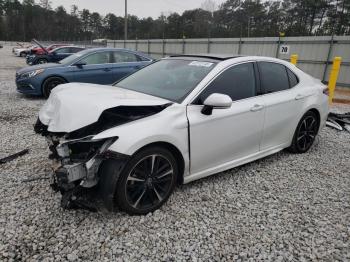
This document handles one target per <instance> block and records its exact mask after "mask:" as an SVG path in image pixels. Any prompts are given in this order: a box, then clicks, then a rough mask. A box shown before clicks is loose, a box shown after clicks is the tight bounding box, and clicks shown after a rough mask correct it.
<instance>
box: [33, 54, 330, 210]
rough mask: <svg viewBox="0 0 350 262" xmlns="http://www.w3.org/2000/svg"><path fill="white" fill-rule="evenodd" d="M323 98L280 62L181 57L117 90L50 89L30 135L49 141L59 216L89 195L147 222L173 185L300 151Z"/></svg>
mask: <svg viewBox="0 0 350 262" xmlns="http://www.w3.org/2000/svg"><path fill="white" fill-rule="evenodd" d="M328 99H329V97H328V88H327V87H326V86H325V85H323V84H322V83H321V81H320V80H317V79H315V78H313V77H312V76H310V75H308V74H306V73H304V72H303V71H301V70H300V69H298V68H297V67H296V66H295V65H293V64H291V63H289V62H286V61H283V60H280V59H276V58H270V57H257V56H246V57H237V56H230V55H224V56H214V55H207V56H205V55H202V56H198V55H193V56H191V55H178V56H172V57H168V58H165V59H162V60H160V61H157V62H155V63H153V64H151V65H149V66H147V67H145V68H143V69H141V70H139V71H137V72H136V73H134V74H132V75H130V76H128V77H126V78H124V79H122V80H121V81H119V82H117V83H116V84H115V85H114V86H100V85H92V84H76V83H70V84H66V85H61V86H59V87H57V89H55V90H53V92H52V94H51V96H50V98H49V99H48V101H47V102H46V103H45V105H44V106H43V107H42V109H41V110H40V112H39V120H38V121H37V123H36V125H35V131H36V132H37V133H39V134H41V135H43V136H44V137H45V138H46V140H47V141H48V145H49V148H50V150H51V155H50V157H51V159H53V160H54V165H55V171H54V174H53V180H54V181H55V183H54V187H53V188H56V189H57V191H60V192H61V194H62V196H63V197H62V202H61V204H62V206H63V207H65V208H72V207H74V201H76V200H77V202H76V203H77V204H80V203H81V202H79V201H80V200H81V199H82V198H81V197H80V198H79V196H80V193H81V192H87V189H88V188H91V189H92V188H93V187H95V189H97V190H98V192H99V193H100V196H101V197H102V199H103V202H104V203H105V205H106V207H107V208H108V209H110V210H117V209H118V210H123V211H126V212H128V213H130V214H147V213H149V212H153V211H155V210H156V209H158V208H159V207H161V206H162V205H163V204H164V203H165V202H166V201H167V199H168V198H169V196H170V195H171V193H172V192H173V190H174V188H175V187H176V186H177V185H178V184H183V183H189V182H191V181H194V180H197V179H200V178H204V177H207V176H210V175H213V174H215V173H219V172H222V171H225V170H228V169H231V168H234V167H237V166H241V165H244V164H246V163H249V162H252V161H254V160H257V159H260V158H264V157H266V156H268V155H271V154H275V153H277V152H279V151H281V150H283V149H288V150H289V151H291V152H293V153H305V152H307V151H308V150H309V149H310V148H311V146H312V145H313V143H314V141H315V139H316V137H317V134H318V133H319V131H320V130H321V129H322V128H323V127H324V126H325V124H326V120H327V116H328V113H329V105H328ZM282 161H284V160H282ZM288 161H290V159H288ZM296 161H297V160H296ZM57 163H60V165H57ZM222 175H225V173H223V174H222ZM226 175H227V173H226ZM248 179H249V178H247V180H248ZM281 179H283V172H281ZM210 183H213V181H210ZM79 191H80V192H79ZM91 191H92V190H91Z"/></svg>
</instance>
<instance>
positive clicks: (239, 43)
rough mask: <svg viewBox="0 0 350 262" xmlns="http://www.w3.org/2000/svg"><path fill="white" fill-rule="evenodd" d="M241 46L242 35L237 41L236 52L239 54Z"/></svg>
mask: <svg viewBox="0 0 350 262" xmlns="http://www.w3.org/2000/svg"><path fill="white" fill-rule="evenodd" d="M241 48H242V37H240V38H239V41H238V54H239V55H240V54H241Z"/></svg>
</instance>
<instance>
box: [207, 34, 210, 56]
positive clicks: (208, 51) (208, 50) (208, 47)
mask: <svg viewBox="0 0 350 262" xmlns="http://www.w3.org/2000/svg"><path fill="white" fill-rule="evenodd" d="M207 53H208V54H210V38H209V37H208V46H207Z"/></svg>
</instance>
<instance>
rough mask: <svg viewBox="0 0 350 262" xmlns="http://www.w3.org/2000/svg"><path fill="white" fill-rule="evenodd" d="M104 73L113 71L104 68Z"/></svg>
mask: <svg viewBox="0 0 350 262" xmlns="http://www.w3.org/2000/svg"><path fill="white" fill-rule="evenodd" d="M103 71H105V72H111V71H112V69H110V68H104V69H103Z"/></svg>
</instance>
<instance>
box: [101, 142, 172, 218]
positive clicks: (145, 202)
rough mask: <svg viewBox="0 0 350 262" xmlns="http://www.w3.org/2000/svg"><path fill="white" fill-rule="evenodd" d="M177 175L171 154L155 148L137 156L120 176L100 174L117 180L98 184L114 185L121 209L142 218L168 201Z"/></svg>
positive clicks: (116, 202) (116, 199) (115, 197)
mask: <svg viewBox="0 0 350 262" xmlns="http://www.w3.org/2000/svg"><path fill="white" fill-rule="evenodd" d="M116 169H117V167H116ZM105 170H108V169H105ZM109 170H111V168H109ZM114 172H118V171H117V170H115V171H114ZM178 173H179V169H178V164H177V162H176V159H175V157H174V156H173V154H172V153H171V152H170V151H168V150H167V149H165V148H163V147H157V146H155V147H149V148H146V149H144V150H141V151H140V152H138V153H136V154H135V155H134V156H133V157H132V158H131V159H130V160H129V161H128V163H127V164H126V165H125V167H124V168H123V170H122V171H121V172H120V174H119V176H115V175H112V176H109V175H108V174H107V175H106V174H104V175H103V177H116V178H117V181H100V182H102V183H104V184H110V183H116V186H115V192H114V201H115V204H116V205H117V206H118V207H119V208H120V209H121V210H123V211H125V212H127V213H128V214H131V215H144V214H147V213H149V212H153V211H155V210H157V209H158V208H160V207H161V206H162V205H163V204H164V203H165V202H166V201H167V200H168V198H169V196H170V195H171V193H172V192H173V190H174V188H175V185H176V181H177V176H178Z"/></svg>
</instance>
